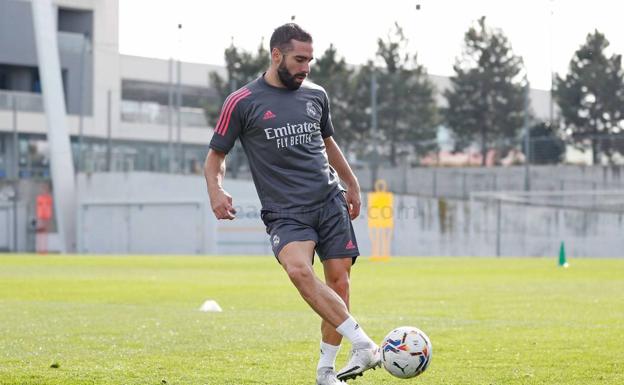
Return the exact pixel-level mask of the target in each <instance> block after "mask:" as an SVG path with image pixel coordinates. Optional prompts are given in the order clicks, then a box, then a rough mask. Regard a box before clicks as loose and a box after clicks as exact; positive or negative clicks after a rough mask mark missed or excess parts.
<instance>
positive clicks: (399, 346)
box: [381, 326, 431, 378]
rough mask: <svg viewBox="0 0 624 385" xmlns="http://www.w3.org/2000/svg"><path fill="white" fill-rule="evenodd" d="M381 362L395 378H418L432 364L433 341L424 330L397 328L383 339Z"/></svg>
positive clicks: (406, 327) (408, 327)
mask: <svg viewBox="0 0 624 385" xmlns="http://www.w3.org/2000/svg"><path fill="white" fill-rule="evenodd" d="M381 362H382V363H383V366H384V368H386V370H387V371H388V372H390V374H392V375H393V376H395V377H398V378H412V377H416V376H418V375H419V374H421V373H422V372H424V371H425V369H427V367H428V366H429V362H431V341H429V337H427V335H426V334H425V333H424V332H423V331H422V330H420V329H417V328H415V327H411V326H403V327H400V328H396V329H394V330H393V331H391V332H390V333H388V335H387V336H386V337H385V338H384V339H383V342H382V344H381Z"/></svg>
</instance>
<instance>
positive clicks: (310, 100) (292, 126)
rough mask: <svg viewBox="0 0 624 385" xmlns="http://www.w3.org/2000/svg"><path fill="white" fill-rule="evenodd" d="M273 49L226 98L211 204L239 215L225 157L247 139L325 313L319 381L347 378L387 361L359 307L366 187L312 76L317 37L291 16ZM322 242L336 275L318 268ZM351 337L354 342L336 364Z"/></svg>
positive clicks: (269, 202)
mask: <svg viewBox="0 0 624 385" xmlns="http://www.w3.org/2000/svg"><path fill="white" fill-rule="evenodd" d="M270 49H271V65H270V67H269V69H268V70H267V72H265V73H264V74H263V75H262V76H261V77H259V78H258V79H256V80H254V81H253V82H251V83H249V84H247V85H246V86H244V87H243V88H241V89H239V90H238V91H236V92H233V93H232V94H231V95H230V96H229V97H228V98H227V99H226V101H225V103H224V105H223V109H222V111H221V115H220V117H219V120H218V122H217V125H216V127H215V130H214V135H213V138H212V140H211V142H210V151H209V153H208V156H207V158H206V163H205V167H204V174H205V176H206V182H207V185H208V194H209V196H210V204H211V206H212V210H213V212H214V214H215V216H216V217H217V218H218V219H230V220H231V219H234V218H235V214H236V212H235V210H234V208H233V205H232V197H231V196H230V195H229V194H228V193H227V192H226V191H225V190H224V189H223V186H222V182H223V177H224V175H225V162H224V161H225V156H226V154H227V152H228V151H229V150H230V149H231V148H232V146H233V145H234V142H235V141H236V138H240V141H241V144H242V145H243V149H244V151H245V153H246V155H247V157H248V159H249V165H250V168H251V172H252V177H253V180H254V184H255V186H256V191H257V192H258V196H259V197H260V201H261V203H262V211H261V216H262V220H263V221H264V223H265V225H266V227H267V233H269V235H270V242H271V244H272V247H273V252H274V254H275V257H276V258H277V260H278V262H279V263H280V264H281V265H282V267H283V268H284V270H285V271H286V273H287V274H288V277H289V278H290V280H291V281H292V283H293V284H294V285H295V287H296V288H297V290H299V293H300V294H301V296H302V297H303V299H304V300H305V301H306V302H307V303H308V304H309V305H310V307H312V309H313V310H314V311H315V312H316V313H318V314H319V315H320V316H321V318H322V323H321V334H322V341H321V356H320V359H319V364H318V367H317V384H318V385H338V384H345V383H344V382H343V381H342V380H346V379H352V378H355V377H357V376H359V375H362V373H363V372H364V371H366V370H368V369H371V368H376V367H379V366H380V365H381V364H380V360H381V358H380V352H379V347H378V346H377V345H376V344H375V343H374V342H373V341H372V340H371V339H370V338H369V337H368V336H367V335H366V333H364V330H363V329H362V328H361V327H360V326H359V325H358V324H357V322H356V321H355V319H353V317H352V316H351V315H350V314H349V275H350V271H351V265H352V263H353V262H355V259H356V258H357V256H358V255H359V251H358V248H357V243H356V240H355V236H354V232H353V227H352V224H351V220H352V219H355V218H356V217H357V216H358V215H359V212H360V187H359V184H358V181H357V179H356V177H355V175H354V174H353V172H352V171H351V168H350V167H349V165H348V163H347V161H346V160H345V158H344V156H343V154H342V152H341V151H340V148H339V147H338V145H337V144H336V142H335V141H334V139H333V138H332V134H333V132H334V127H333V125H332V121H331V116H330V112H329V100H328V98H327V94H326V93H325V90H324V89H323V88H321V87H319V86H317V85H315V84H312V83H310V82H308V81H306V80H305V79H306V77H307V76H308V74H309V73H310V62H311V61H312V59H313V54H312V51H313V50H312V37H311V36H310V34H308V33H307V32H306V31H304V30H303V29H301V28H300V27H299V26H298V25H296V24H294V23H289V24H285V25H282V26H280V27H278V28H277V29H276V30H275V31H274V32H273V35H272V36H271V42H270ZM338 177H340V180H341V181H342V182H343V183H344V184H345V187H346V191H344V190H343V189H342V187H341V186H340V184H339V179H338ZM315 251H316V252H317V253H318V255H319V257H320V259H321V262H322V263H323V269H324V274H325V282H326V283H323V282H322V281H321V280H319V279H318V278H317V277H316V275H315V274H314V271H313V269H312V262H313V258H314V252H315ZM342 337H346V338H347V339H349V340H350V341H351V343H352V345H353V350H352V354H351V358H350V360H349V362H348V363H347V365H346V366H345V367H344V368H343V369H342V370H341V371H340V372H338V373H336V372H335V370H334V365H335V359H336V355H337V353H338V349H339V347H340V342H341V340H342Z"/></svg>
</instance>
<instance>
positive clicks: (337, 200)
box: [261, 191, 360, 263]
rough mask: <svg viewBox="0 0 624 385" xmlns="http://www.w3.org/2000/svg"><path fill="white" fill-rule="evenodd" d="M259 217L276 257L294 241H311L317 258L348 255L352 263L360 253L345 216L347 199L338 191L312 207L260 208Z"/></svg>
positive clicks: (324, 258)
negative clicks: (269, 209)
mask: <svg viewBox="0 0 624 385" xmlns="http://www.w3.org/2000/svg"><path fill="white" fill-rule="evenodd" d="M261 217H262V221H263V222H264V224H265V226H266V228H267V233H268V234H269V235H270V238H269V242H271V247H272V248H273V254H275V257H276V258H277V257H278V255H279V253H280V251H282V249H283V248H284V246H286V245H287V244H289V243H290V242H296V241H314V242H315V243H316V248H315V249H316V253H317V254H318V256H319V258H320V259H321V261H324V260H326V259H332V258H352V259H353V263H355V260H356V258H357V257H358V255H360V251H359V250H358V247H357V241H356V240H355V232H354V231H353V225H352V224H351V218H349V210H348V209H347V201H346V200H345V197H344V193H343V192H342V191H341V192H338V193H337V194H335V195H334V196H333V197H332V198H331V199H328V200H327V202H326V203H325V204H324V205H323V206H322V207H321V208H319V209H316V210H310V211H302V212H290V211H288V212H286V211H284V212H275V211H266V210H262V212H261ZM278 261H279V259H278Z"/></svg>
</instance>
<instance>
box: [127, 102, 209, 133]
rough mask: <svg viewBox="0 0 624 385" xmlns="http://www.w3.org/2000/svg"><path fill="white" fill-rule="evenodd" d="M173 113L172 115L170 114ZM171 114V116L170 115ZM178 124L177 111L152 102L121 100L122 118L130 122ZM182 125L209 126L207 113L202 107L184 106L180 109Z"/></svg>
mask: <svg viewBox="0 0 624 385" xmlns="http://www.w3.org/2000/svg"><path fill="white" fill-rule="evenodd" d="M170 114H171V115H170ZM170 116H171V117H170ZM169 119H171V124H172V125H174V126H175V125H177V119H178V116H177V111H176V110H175V108H172V109H171V111H170V110H169V107H167V106H163V105H160V104H158V103H152V102H137V101H134V100H122V101H121V120H122V121H123V122H130V123H146V124H161V125H167V124H169ZM180 125H181V126H183V127H208V122H207V120H206V115H205V113H204V110H203V109H201V108H193V107H182V108H181V109H180Z"/></svg>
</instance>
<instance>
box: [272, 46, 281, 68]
mask: <svg viewBox="0 0 624 385" xmlns="http://www.w3.org/2000/svg"><path fill="white" fill-rule="evenodd" d="M271 61H272V62H273V63H275V64H278V63H279V62H281V61H282V51H280V49H279V48H277V47H275V48H273V50H272V51H271Z"/></svg>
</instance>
